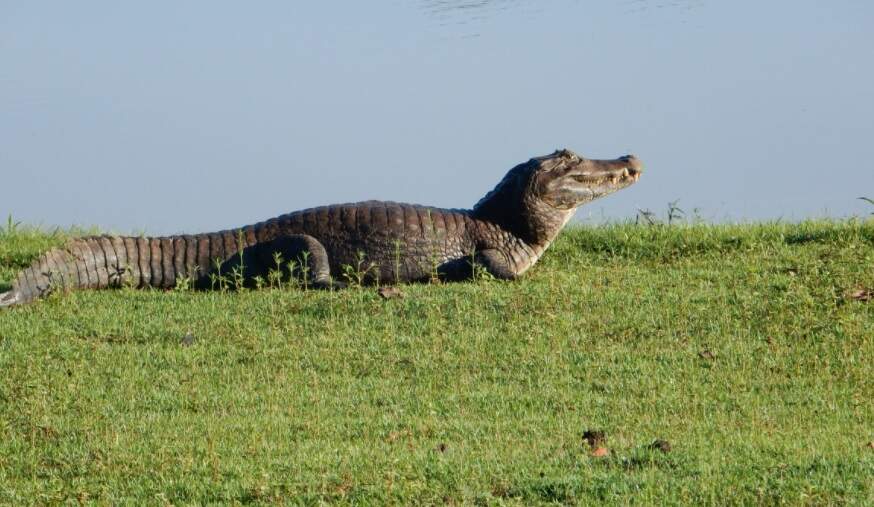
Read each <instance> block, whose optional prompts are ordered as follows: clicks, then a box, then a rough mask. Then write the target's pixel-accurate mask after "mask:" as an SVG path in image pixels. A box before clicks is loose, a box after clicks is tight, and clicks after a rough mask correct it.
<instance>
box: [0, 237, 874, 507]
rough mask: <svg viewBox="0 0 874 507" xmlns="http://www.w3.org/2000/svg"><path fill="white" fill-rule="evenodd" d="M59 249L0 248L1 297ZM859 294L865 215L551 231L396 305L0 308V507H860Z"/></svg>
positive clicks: (93, 296)
mask: <svg viewBox="0 0 874 507" xmlns="http://www.w3.org/2000/svg"><path fill="white" fill-rule="evenodd" d="M63 239H64V234H63V233H56V234H54V235H52V234H47V233H42V232H38V231H33V230H29V229H22V228H19V229H17V230H16V231H14V232H13V231H9V232H5V233H4V234H2V235H0V286H3V285H4V284H5V286H7V287H8V282H9V281H10V279H11V277H12V274H13V273H14V271H15V270H16V269H18V268H19V267H21V266H23V265H25V264H26V263H27V262H29V260H30V259H32V258H33V256H34V255H35V254H36V253H37V252H38V251H39V250H40V249H42V248H46V247H47V246H49V245H51V244H58V243H60V242H62V241H63ZM866 289H874V220H868V221H867V222H865V221H861V220H856V221H843V222H805V223H802V224H751V225H720V226H710V225H694V226H687V225H681V226H671V227H667V226H634V225H613V226H606V227H599V228H573V229H570V230H569V231H567V232H565V233H563V235H562V236H561V237H560V239H559V240H558V241H557V242H556V244H555V245H554V247H553V248H551V249H550V251H549V252H547V254H546V255H545V257H544V259H543V260H542V261H541V263H540V264H538V265H537V266H536V267H535V268H534V269H533V270H532V271H531V272H530V273H529V274H528V275H526V276H525V278H524V279H523V280H520V281H518V282H514V283H504V282H497V281H488V280H483V281H478V282H476V283H461V284H453V285H418V286H404V287H402V290H403V292H404V297H403V298H400V299H390V300H383V299H381V298H379V297H378V295H377V294H376V292H375V291H374V290H373V289H372V288H367V289H351V290H348V291H343V292H338V293H323V292H319V293H316V292H301V291H295V290H261V291H247V292H242V293H194V292H188V291H170V292H159V291H134V290H130V289H125V290H120V291H111V292H102V293H100V292H80V293H73V294H69V295H66V296H63V297H61V296H52V297H51V298H49V300H47V301H44V302H40V303H37V304H34V305H30V306H27V307H23V308H15V309H12V310H9V311H3V312H0V372H2V373H0V437H2V438H0V503H3V504H5V503H15V504H18V503H29V502H33V503H40V504H42V503H54V502H63V501H65V500H66V501H73V502H75V501H77V500H79V501H82V500H87V501H95V502H97V503H124V502H131V503H134V502H136V503H141V502H149V503H161V502H170V503H173V504H187V503H206V502H239V503H259V502H265V503H268V502H276V501H278V502H282V503H304V504H305V503H316V502H319V501H328V502H340V503H344V502H345V503H374V504H379V503H386V502H393V503H398V504H405V503H483V504H511V505H512V504H536V503H584V504H585V503H594V502H607V503H618V504H625V503H630V502H641V503H690V504H691V503H694V504H716V503H719V504H724V503H738V504H741V503H747V504H753V503H755V504H762V503H764V504H780V503H789V504H799V503H800V504H832V503H850V504H863V503H866V502H874V448H871V447H869V443H870V442H872V441H874V401H872V400H874V301H864V299H865V297H864V295H865V294H867V293H866V292H865V290H866ZM187 333H191V335H193V336H194V341H193V343H192V344H190V345H185V344H183V343H182V341H183V336H185V335H186V334H187ZM587 430H600V431H603V432H604V435H605V438H606V440H605V441H604V442H603V443H600V444H596V447H597V446H602V447H604V448H606V449H607V451H608V452H607V455H606V456H601V457H596V456H593V455H592V454H593V452H592V451H593V448H592V446H591V445H590V444H589V443H587V442H586V440H585V439H584V438H583V435H584V432H586V431H587ZM656 439H661V440H664V441H666V442H667V443H668V444H669V445H662V446H661V448H653V446H652V445H651V444H652V443H653V442H654V441H655V440H656ZM872 445H874V444H872ZM656 447H658V446H656ZM668 447H669V448H668Z"/></svg>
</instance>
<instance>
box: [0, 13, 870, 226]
mask: <svg viewBox="0 0 874 507" xmlns="http://www.w3.org/2000/svg"><path fill="white" fill-rule="evenodd" d="M872 26H874V2H870V1H869V0H864V1H863V0H838V1H834V2H823V1H782V0H778V1H769V2H752V1H733V2H728V1H710V0H700V1H682V0H677V1H649V0H614V1H608V0H590V1H583V0H577V1H574V0H551V1H550V0H543V1H525V0H515V1H514V0H493V1H488V0H481V1H472V0H469V1H452V0H443V1H441V0H421V1H413V0H409V1H400V0H396V1H373V2H306V3H304V2H278V1H275V2H269V1H265V2H248V3H243V2H206V1H190V2H164V1H153V2H136V3H134V2H40V1H28V2H6V1H2V0H0V176H2V178H0V188H2V192H0V213H2V215H3V216H4V217H5V216H6V215H7V214H9V213H11V214H12V215H13V216H14V218H15V219H16V220H22V221H25V222H28V223H34V224H42V225H46V226H54V225H59V226H68V225H72V224H78V225H99V226H100V227H102V228H104V229H108V230H114V231H116V232H139V231H145V232H148V233H176V232H197V231H205V230H213V229H219V228H229V227H233V226H239V225H243V224H246V223H251V222H255V221H259V220H262V219H265V218H268V217H271V216H275V215H278V214H281V213H285V212H288V211H292V210H295V209H301V208H306V207H310V206H317V205H322V204H330V203H335V202H348V201H357V200H366V199H384V200H398V201H404V202H416V203H422V204H432V205H437V206H443V207H470V206H471V205H472V204H473V203H474V202H476V200H477V199H479V197H481V196H482V195H483V194H485V193H486V192H487V191H488V190H489V189H491V188H492V187H493V186H494V184H495V183H496V182H497V181H498V180H499V179H500V178H501V177H502V176H503V175H504V173H505V172H506V171H507V170H508V169H509V168H510V167H512V166H513V165H515V164H517V163H519V162H523V161H525V160H527V159H528V158H530V157H533V156H537V155H541V154H545V153H549V152H551V151H553V150H554V149H556V148H559V147H567V148H570V149H573V150H575V151H577V152H578V153H580V154H582V155H584V156H588V157H593V158H613V157H616V156H620V155H623V154H625V153H635V154H636V155H638V156H639V157H641V158H642V159H643V160H644V162H645V163H646V165H647V169H646V172H645V173H644V175H643V178H642V179H641V181H640V183H638V184H637V185H635V186H634V187H632V188H630V189H627V190H624V191H622V192H620V193H617V194H614V195H612V196H610V197H607V198H605V199H602V200H600V201H596V202H594V203H592V204H590V205H588V206H586V207H584V208H581V209H580V211H579V212H578V213H577V218H578V219H581V220H589V221H594V222H598V221H602V220H611V219H625V218H633V217H634V216H635V214H636V213H637V210H638V209H651V210H654V211H658V212H663V210H664V208H665V207H666V205H667V203H668V202H669V201H675V200H679V203H678V205H679V206H680V207H682V208H684V209H685V210H687V211H689V212H691V211H692V210H693V209H696V208H697V209H698V210H699V211H698V214H699V215H700V216H701V217H702V218H704V219H707V220H712V221H724V220H732V221H741V220H764V219H778V218H780V219H784V220H800V219H804V218H807V217H820V216H832V217H843V216H848V215H863V214H867V213H869V212H870V205H868V204H866V203H865V202H863V201H860V200H858V199H857V197H859V196H871V197H874V164H872V162H871V158H870V156H869V155H868V154H869V152H870V147H871V144H872V140H874V68H872V62H874V30H872V28H871V27H872Z"/></svg>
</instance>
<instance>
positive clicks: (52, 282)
mask: <svg viewBox="0 0 874 507" xmlns="http://www.w3.org/2000/svg"><path fill="white" fill-rule="evenodd" d="M254 243H255V237H254V233H253V230H252V229H251V228H250V227H246V228H244V229H241V230H226V231H221V232H216V233H210V234H198V235H184V236H167V237H155V238H148V237H130V236H127V237H125V236H95V237H86V238H77V239H74V240H71V241H70V242H69V243H68V244H67V245H66V246H64V247H61V248H54V249H52V250H49V251H48V252H45V253H43V254H42V255H40V256H39V257H38V258H37V259H36V260H35V261H34V262H33V263H32V264H31V265H30V266H28V267H27V268H25V269H24V270H22V271H21V272H20V273H19V274H18V276H17V277H16V278H15V280H14V281H13V282H12V290H10V291H9V292H5V293H2V294H0V307H7V306H14V305H19V304H25V303H29V302H31V301H33V300H35V299H38V298H40V297H43V296H46V295H47V294H49V293H52V292H56V291H66V290H75V289H105V288H110V287H141V288H145V287H155V288H172V287H175V286H176V283H177V280H181V279H184V278H187V279H189V280H190V281H191V282H192V283H193V284H196V285H198V286H202V285H203V284H204V283H205V281H208V279H209V278H208V275H209V273H210V272H211V271H214V268H215V266H216V260H218V261H219V264H221V263H224V262H226V261H227V260H228V259H230V258H232V257H233V256H234V255H237V254H238V253H239V252H240V249H241V248H246V247H247V246H249V245H251V244H254Z"/></svg>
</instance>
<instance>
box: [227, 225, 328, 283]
mask: <svg viewBox="0 0 874 507" xmlns="http://www.w3.org/2000/svg"><path fill="white" fill-rule="evenodd" d="M277 254H279V258H280V259H281V263H280V264H279V265H278V266H277ZM229 262H231V263H233V262H237V264H238V263H239V261H236V260H235V259H231V261H229ZM242 262H243V271H244V273H245V277H246V279H247V281H249V283H251V282H252V280H254V279H255V278H256V277H261V278H262V279H268V277H269V275H270V272H271V271H276V270H277V269H280V270H281V271H282V274H283V276H285V277H291V276H293V275H294V273H291V272H290V270H289V264H288V263H289V262H293V263H295V264H296V265H297V266H298V269H303V268H305V269H304V274H305V276H306V284H307V285H308V286H309V287H312V288H314V289H342V288H344V287H345V284H343V283H342V282H337V281H333V280H332V279H331V268H330V262H329V261H328V253H327V252H326V251H325V247H324V246H323V245H322V244H321V243H320V242H319V240H317V239H316V238H314V237H312V236H310V235H308V234H291V235H288V236H280V237H278V238H276V239H273V240H271V241H265V242H262V243H258V244H256V245H252V246H250V247H248V248H246V249H244V250H243V256H242ZM226 264H227V263H226ZM233 268H234V266H233V265H230V264H228V265H227V266H222V271H223V272H224V271H225V270H226V269H227V270H228V271H230V270H233Z"/></svg>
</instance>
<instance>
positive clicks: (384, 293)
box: [377, 287, 404, 299]
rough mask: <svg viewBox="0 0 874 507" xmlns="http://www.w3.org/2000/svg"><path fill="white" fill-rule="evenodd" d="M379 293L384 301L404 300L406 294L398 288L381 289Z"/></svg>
mask: <svg viewBox="0 0 874 507" xmlns="http://www.w3.org/2000/svg"><path fill="white" fill-rule="evenodd" d="M377 293H378V294H379V295H380V297H382V298H383V299H392V298H402V297H404V293H403V292H401V289H399V288H397V287H380V288H379V290H378V291H377Z"/></svg>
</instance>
